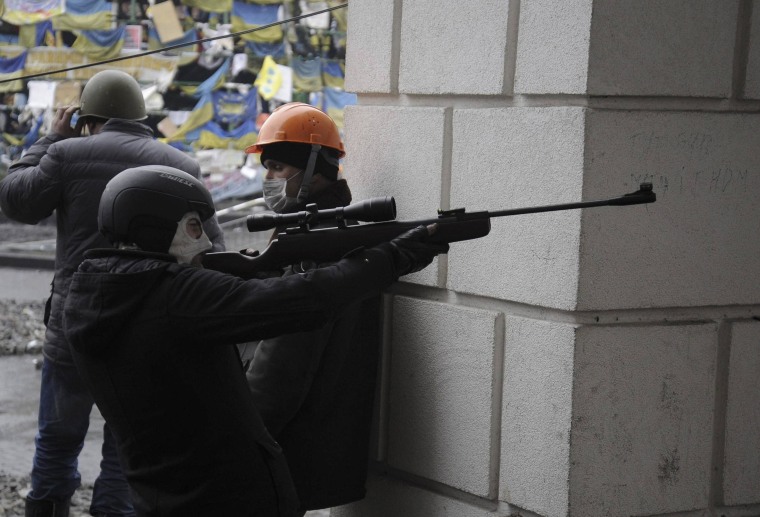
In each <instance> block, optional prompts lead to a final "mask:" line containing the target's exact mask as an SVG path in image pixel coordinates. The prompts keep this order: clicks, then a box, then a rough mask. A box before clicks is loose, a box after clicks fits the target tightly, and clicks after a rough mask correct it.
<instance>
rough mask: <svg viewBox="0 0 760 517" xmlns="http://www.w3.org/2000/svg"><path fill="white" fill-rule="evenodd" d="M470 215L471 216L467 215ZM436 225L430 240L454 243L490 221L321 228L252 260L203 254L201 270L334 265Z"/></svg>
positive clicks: (282, 239)
mask: <svg viewBox="0 0 760 517" xmlns="http://www.w3.org/2000/svg"><path fill="white" fill-rule="evenodd" d="M468 215H474V214H468ZM433 223H435V224H437V225H438V228H437V230H436V232H435V233H434V234H433V235H432V236H431V237H430V240H431V241H434V242H458V241H465V240H469V239H477V238H479V237H484V236H486V235H488V232H490V231H491V221H490V219H489V218H488V217H487V216H485V217H482V218H476V219H469V218H468V219H462V218H457V217H454V216H451V217H445V218H435V219H424V220H418V221H388V222H384V223H371V224H359V225H355V226H346V227H341V228H323V229H319V228H318V229H316V230H309V231H307V232H302V233H287V232H284V233H280V234H278V235H277V238H276V239H275V240H273V241H272V242H271V243H269V246H267V247H266V249H265V250H264V251H263V252H262V253H261V254H260V255H257V256H255V257H251V256H248V255H243V254H242V253H238V252H236V251H222V252H217V253H207V254H206V255H205V256H204V258H203V267H205V268H207V269H215V270H217V271H223V272H225V273H230V274H233V275H235V276H239V277H241V278H251V277H254V276H255V275H256V273H257V272H259V271H270V270H275V269H278V268H281V267H284V266H288V265H291V264H298V263H300V262H302V261H305V260H310V261H314V262H316V263H324V262H336V261H338V260H340V258H341V257H343V256H344V255H346V254H347V253H348V252H350V251H353V250H355V249H357V248H361V247H364V248H371V247H373V246H377V245H378V244H382V243H383V242H389V241H391V240H393V239H394V238H395V237H398V236H399V235H401V234H402V233H404V232H406V231H408V230H411V229H413V228H416V227H418V226H420V225H424V226H427V225H429V224H433Z"/></svg>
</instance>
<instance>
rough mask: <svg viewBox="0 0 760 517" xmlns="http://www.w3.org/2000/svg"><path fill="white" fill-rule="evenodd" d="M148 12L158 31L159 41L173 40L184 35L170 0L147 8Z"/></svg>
mask: <svg viewBox="0 0 760 517" xmlns="http://www.w3.org/2000/svg"><path fill="white" fill-rule="evenodd" d="M148 14H149V15H150V16H151V17H152V18H153V24H154V25H155V27H156V32H158V38H159V39H160V40H161V43H167V42H169V41H174V40H175V39H179V38H181V37H182V36H184V35H185V33H184V32H183V31H182V25H180V23H179V18H178V17H177V11H176V10H175V9H174V3H173V2H172V1H171V0H168V1H167V2H161V3H160V4H156V5H154V6H153V7H151V8H150V9H148Z"/></svg>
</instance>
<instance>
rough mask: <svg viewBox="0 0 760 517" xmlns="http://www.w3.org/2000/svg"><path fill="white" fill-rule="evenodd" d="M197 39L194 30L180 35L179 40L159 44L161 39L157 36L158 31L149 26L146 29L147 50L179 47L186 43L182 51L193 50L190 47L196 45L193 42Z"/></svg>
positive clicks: (196, 33) (196, 32)
mask: <svg viewBox="0 0 760 517" xmlns="http://www.w3.org/2000/svg"><path fill="white" fill-rule="evenodd" d="M197 39H198V31H197V30H195V29H194V28H192V29H189V30H187V31H186V32H185V34H184V35H182V37H181V38H177V39H175V40H171V41H165V42H161V38H160V37H159V36H158V31H157V30H156V28H155V27H153V26H151V27H150V28H149V29H148V50H158V49H160V48H164V47H169V46H174V45H179V44H180V43H187V44H188V46H187V47H186V48H184V49H182V50H188V51H190V50H193V48H192V47H191V46H190V45H193V46H194V45H196V43H195V40H197Z"/></svg>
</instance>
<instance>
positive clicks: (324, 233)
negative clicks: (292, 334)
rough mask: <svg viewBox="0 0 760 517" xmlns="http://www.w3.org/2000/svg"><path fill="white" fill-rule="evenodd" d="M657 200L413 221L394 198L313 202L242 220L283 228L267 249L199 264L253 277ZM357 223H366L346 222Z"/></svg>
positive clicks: (641, 193) (632, 197) (634, 195)
mask: <svg viewBox="0 0 760 517" xmlns="http://www.w3.org/2000/svg"><path fill="white" fill-rule="evenodd" d="M656 199H657V196H656V195H655V193H654V192H653V191H652V184H651V183H642V184H641V185H639V190H637V191H636V192H631V193H630V194H625V195H623V196H620V197H615V198H611V199H601V200H597V201H585V202H578V203H562V204H558V205H544V206H535V207H528V208H514V209H508V210H498V211H494V212H488V211H481V212H469V213H468V212H466V211H465V209H464V208H457V209H454V210H438V217H435V218H432V219H422V220H416V221H395V220H394V219H395V218H396V202H395V200H394V199H393V197H390V196H386V197H378V198H372V199H368V200H365V201H360V202H358V203H354V204H351V205H348V206H346V207H340V208H332V209H328V210H318V209H317V206H316V205H314V204H312V205H308V206H307V207H306V210H304V211H301V212H296V213H292V214H273V213H265V214H255V215H249V216H248V217H247V218H246V224H247V226H248V231H251V232H256V231H262V230H268V229H271V228H277V227H280V228H286V229H285V230H284V231H283V232H281V233H278V234H277V236H276V238H275V239H273V240H272V241H271V242H270V243H269V245H268V246H267V247H266V249H265V250H264V251H263V252H261V254H259V255H256V256H251V255H246V254H243V253H239V252H229V251H223V252H218V253H207V254H206V255H205V257H204V259H203V266H204V267H206V268H208V269H215V270H218V271H224V272H226V273H231V274H233V275H236V276H240V277H242V278H251V277H254V276H256V273H257V272H261V271H271V270H275V269H279V268H282V267H284V266H288V265H291V264H298V263H301V262H302V261H313V262H316V263H323V262H335V261H337V260H339V259H340V258H341V257H343V256H344V255H345V254H346V253H348V252H350V251H352V250H355V249H357V248H360V247H365V248H371V247H372V246H376V245H378V244H380V243H383V242H388V241H390V240H392V239H393V238H395V237H397V236H398V235H401V234H402V233H404V232H406V231H407V230H411V229H412V228H416V227H417V226H420V225H424V226H427V225H430V224H436V225H437V230H436V232H435V233H434V234H433V235H431V236H430V239H431V240H432V241H435V242H458V241H465V240H469V239H477V238H479V237H484V236H486V235H488V232H490V231H491V219H492V218H494V217H505V216H509V215H521V214H534V213H539V212H553V211H557V210H572V209H576V208H590V207H597V206H624V205H640V204H644V203H654V202H655V201H656ZM326 220H330V221H332V224H333V225H334V226H332V227H330V228H313V226H318V225H319V223H320V221H326ZM348 221H351V222H353V221H362V222H365V223H368V224H347V222H348Z"/></svg>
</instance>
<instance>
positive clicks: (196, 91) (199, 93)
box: [180, 57, 232, 97]
mask: <svg viewBox="0 0 760 517" xmlns="http://www.w3.org/2000/svg"><path fill="white" fill-rule="evenodd" d="M231 63H232V57H228V58H227V59H225V60H224V63H222V66H220V67H219V68H217V69H216V72H214V73H213V74H212V75H211V76H210V77H209V78H208V79H206V80H205V81H203V82H202V83H201V84H199V85H198V86H180V89H181V90H182V91H183V92H184V93H186V94H187V95H192V96H193V97H205V96H206V95H210V94H211V92H213V91H214V90H218V89H219V88H220V87H221V86H222V85H223V84H224V83H225V82H226V80H227V72H228V71H229V69H230V65H231Z"/></svg>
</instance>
